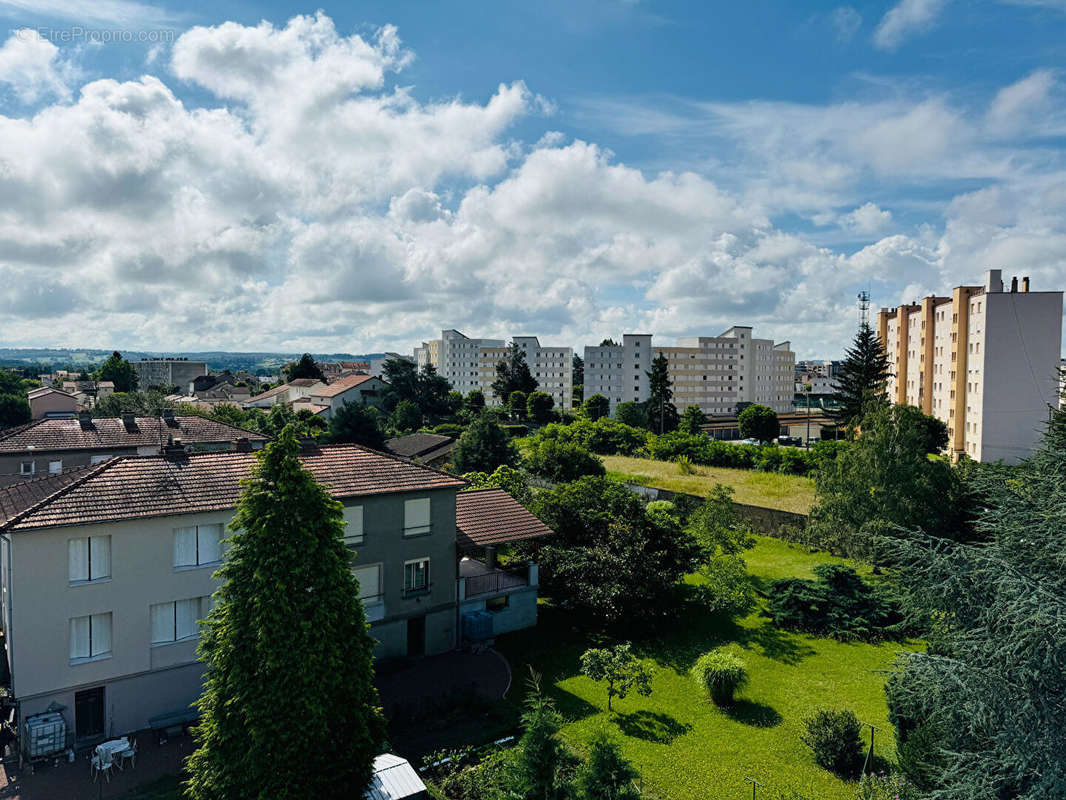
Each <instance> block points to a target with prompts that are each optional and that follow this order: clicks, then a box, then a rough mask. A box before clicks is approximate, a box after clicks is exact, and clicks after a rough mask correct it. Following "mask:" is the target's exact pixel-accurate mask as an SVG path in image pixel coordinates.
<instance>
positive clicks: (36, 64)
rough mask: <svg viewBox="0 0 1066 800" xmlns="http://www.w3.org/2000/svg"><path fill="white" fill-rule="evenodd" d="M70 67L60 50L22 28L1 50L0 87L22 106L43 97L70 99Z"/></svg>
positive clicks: (30, 30)
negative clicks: (4, 88)
mask: <svg viewBox="0 0 1066 800" xmlns="http://www.w3.org/2000/svg"><path fill="white" fill-rule="evenodd" d="M72 77H73V69H72V68H71V66H70V65H69V64H68V63H67V62H65V61H64V60H63V59H62V58H60V54H59V48H58V47H56V46H55V45H54V44H52V43H51V42H50V41H48V40H47V39H44V38H42V37H41V36H39V35H38V34H37V32H36V31H35V30H33V29H31V28H21V29H19V30H17V31H15V32H14V33H13V34H12V35H11V37H10V38H9V39H8V40H7V41H6V42H4V44H3V45H2V46H0V84H6V85H7V86H8V87H9V89H10V90H11V91H12V93H13V94H14V95H15V97H17V98H18V99H19V101H21V102H22V103H26V104H29V103H35V102H37V101H38V100H39V99H42V98H45V97H49V96H52V97H56V98H58V99H60V100H67V99H69V98H70V87H69V86H68V85H67V82H68V80H70V79H71V78H72Z"/></svg>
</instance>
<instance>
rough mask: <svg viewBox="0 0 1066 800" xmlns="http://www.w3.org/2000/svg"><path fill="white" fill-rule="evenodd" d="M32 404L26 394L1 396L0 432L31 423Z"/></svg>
mask: <svg viewBox="0 0 1066 800" xmlns="http://www.w3.org/2000/svg"><path fill="white" fill-rule="evenodd" d="M30 418H31V412H30V403H29V401H28V400H27V399H26V396H25V395H24V394H22V395H19V394H0V430H3V429H4V428H13V427H15V426H16V425H25V424H26V423H27V422H29V421H30Z"/></svg>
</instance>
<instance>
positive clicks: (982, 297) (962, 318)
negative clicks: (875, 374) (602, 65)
mask: <svg viewBox="0 0 1066 800" xmlns="http://www.w3.org/2000/svg"><path fill="white" fill-rule="evenodd" d="M877 326H878V336H879V338H880V340H881V344H882V346H883V347H884V348H885V352H886V353H887V354H888V360H889V365H890V371H891V373H892V377H891V378H890V379H889V382H888V396H889V399H890V400H891V401H892V402H893V403H897V404H907V405H912V406H916V407H918V408H920V409H922V411H924V412H925V413H926V414H930V415H932V416H935V417H937V418H938V419H940V420H942V421H943V422H944V423H945V424H946V425H947V427H948V450H949V452H950V453H951V454H952V456H954V457H959V456H964V455H965V456H968V457H970V458H973V459H975V460H977V461H997V460H1000V459H1002V460H1003V461H1005V462H1006V463H1017V462H1018V461H1020V460H1022V459H1023V458H1025V457H1026V456H1027V455H1028V454H1029V453H1031V452H1032V449H1033V447H1034V446H1035V445H1036V443H1037V440H1038V439H1039V437H1040V435H1041V433H1042V426H1043V423H1044V422H1046V421H1047V418H1048V413H1049V408H1050V407H1052V406H1055V407H1057V405H1058V365H1059V361H1060V358H1061V353H1060V350H1061V346H1062V292H1061V291H1059V292H1031V291H1029V279H1028V278H1022V279H1021V283H1020V284H1019V282H1018V279H1017V278H1013V279H1012V281H1011V286H1010V288H1009V290H1006V291H1005V290H1004V285H1003V278H1002V271H1001V270H989V271H988V273H987V275H986V277H985V283H984V285H982V286H956V287H955V288H954V289H953V290H952V293H951V296H950V297H936V296H930V297H926V298H924V299H923V300H922V301H921V302H920V303H911V304H908V305H902V306H898V307H896V308H894V309H888V308H882V309H881V311H880V313H879V314H878V321H877Z"/></svg>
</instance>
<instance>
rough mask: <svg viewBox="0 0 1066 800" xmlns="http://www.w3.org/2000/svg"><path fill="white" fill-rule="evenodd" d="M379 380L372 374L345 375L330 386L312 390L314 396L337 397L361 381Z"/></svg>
mask: <svg viewBox="0 0 1066 800" xmlns="http://www.w3.org/2000/svg"><path fill="white" fill-rule="evenodd" d="M372 380H377V379H375V378H374V376H372V375H345V376H344V377H343V378H337V380H335V381H333V383H331V384H329V386H323V387H322V388H321V389H315V390H314V391H313V392H311V396H312V397H336V396H337V395H339V394H344V393H345V392H346V391H348V390H349V389H354V388H355V387H356V386H358V385H359V384H361V383H366V382H367V381H372Z"/></svg>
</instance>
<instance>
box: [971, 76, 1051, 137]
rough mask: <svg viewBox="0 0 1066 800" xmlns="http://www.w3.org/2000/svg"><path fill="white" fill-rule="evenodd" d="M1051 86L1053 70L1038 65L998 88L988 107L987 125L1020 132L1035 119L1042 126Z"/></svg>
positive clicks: (1001, 132)
mask: <svg viewBox="0 0 1066 800" xmlns="http://www.w3.org/2000/svg"><path fill="white" fill-rule="evenodd" d="M1054 87H1055V74H1054V72H1052V71H1051V70H1048V69H1038V70H1036V71H1035V72H1032V73H1030V74H1029V75H1027V76H1026V77H1024V78H1022V79H1021V80H1020V81H1018V82H1017V83H1012V84H1011V85H1010V86H1005V87H1004V88H1002V89H1000V90H999V92H998V93H997V94H996V97H995V99H994V100H993V101H992V105H991V106H990V107H989V109H988V117H987V119H988V125H989V127H990V128H991V129H992V130H993V131H995V132H997V133H1000V134H1011V133H1015V132H1019V131H1022V130H1024V129H1026V128H1031V127H1032V126H1033V124H1034V123H1036V124H1037V125H1038V126H1039V127H1042V125H1040V123H1041V122H1043V121H1044V120H1045V118H1046V114H1045V112H1046V111H1047V110H1048V105H1049V100H1050V95H1051V91H1052V89H1053V88H1054ZM1034 118H1035V119H1034Z"/></svg>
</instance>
